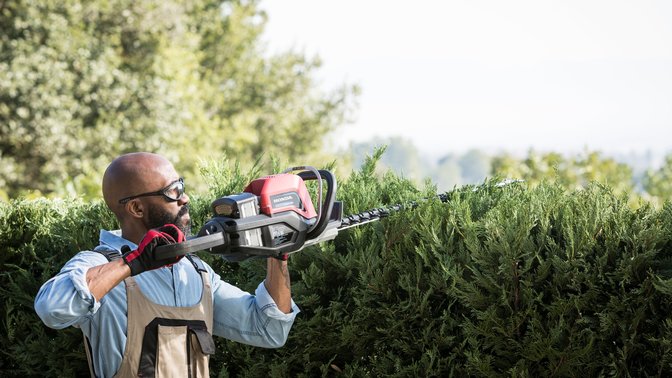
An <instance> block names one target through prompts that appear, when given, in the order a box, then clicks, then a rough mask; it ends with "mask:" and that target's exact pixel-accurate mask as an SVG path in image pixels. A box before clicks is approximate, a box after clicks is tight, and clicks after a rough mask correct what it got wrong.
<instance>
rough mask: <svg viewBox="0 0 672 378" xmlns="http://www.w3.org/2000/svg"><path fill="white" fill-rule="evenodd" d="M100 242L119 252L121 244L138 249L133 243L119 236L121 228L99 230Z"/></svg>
mask: <svg viewBox="0 0 672 378" xmlns="http://www.w3.org/2000/svg"><path fill="white" fill-rule="evenodd" d="M100 244H104V245H106V246H109V247H111V248H114V249H116V250H117V251H119V252H121V249H122V247H123V246H128V248H130V249H131V250H135V249H138V246H137V245H136V244H135V243H133V242H131V241H128V240H126V239H124V238H122V237H121V230H114V231H107V230H100Z"/></svg>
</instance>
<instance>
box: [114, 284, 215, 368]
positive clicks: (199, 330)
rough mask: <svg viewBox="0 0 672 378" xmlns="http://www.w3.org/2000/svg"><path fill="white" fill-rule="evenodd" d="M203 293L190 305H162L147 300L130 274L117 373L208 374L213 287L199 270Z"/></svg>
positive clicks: (211, 341) (211, 346)
mask: <svg viewBox="0 0 672 378" xmlns="http://www.w3.org/2000/svg"><path fill="white" fill-rule="evenodd" d="M200 273H201V277H202V279H203V294H202V295H201V300H200V301H199V303H197V304H196V305H194V306H191V307H170V306H162V305H158V304H156V303H153V302H151V301H150V300H148V299H147V298H146V297H145V296H144V294H142V291H141V290H140V288H139V287H138V285H137V283H136V282H135V279H133V277H128V278H127V279H126V280H124V282H125V283H126V295H127V303H128V328H127V339H126V349H125V351H124V358H123V360H122V361H121V366H120V367H119V370H118V371H117V374H116V375H115V376H116V377H138V376H139V377H157V378H159V377H209V370H208V360H209V355H210V354H212V353H214V348H215V345H214V341H213V339H212V316H213V307H212V288H211V285H210V277H209V275H208V273H207V272H204V271H201V272H200Z"/></svg>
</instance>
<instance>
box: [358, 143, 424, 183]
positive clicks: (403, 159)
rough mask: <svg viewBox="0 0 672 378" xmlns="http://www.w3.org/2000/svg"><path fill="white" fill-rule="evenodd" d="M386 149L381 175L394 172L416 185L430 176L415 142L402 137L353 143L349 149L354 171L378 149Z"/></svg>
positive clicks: (378, 169) (380, 162)
mask: <svg viewBox="0 0 672 378" xmlns="http://www.w3.org/2000/svg"><path fill="white" fill-rule="evenodd" d="M382 146H384V147H385V152H384V154H383V155H382V157H381V158H380V161H379V162H378V165H377V166H376V171H377V172H378V173H380V174H382V173H384V172H386V171H392V172H394V173H395V174H397V175H400V176H403V177H405V178H408V179H411V180H414V181H415V182H416V183H418V182H420V181H421V180H423V179H424V178H425V177H426V175H428V173H429V172H428V171H429V170H428V169H427V163H426V162H424V161H423V159H422V157H421V156H420V153H419V151H418V149H417V147H416V146H415V145H414V144H413V142H411V141H409V140H407V139H404V138H402V137H398V136H395V137H390V138H380V137H375V138H372V139H370V140H369V141H366V142H361V143H351V144H350V148H349V154H350V159H351V161H352V166H353V168H354V169H358V168H359V167H361V166H362V164H363V163H364V161H365V160H366V157H367V156H368V155H370V154H371V153H372V152H373V151H374V150H375V148H376V147H382Z"/></svg>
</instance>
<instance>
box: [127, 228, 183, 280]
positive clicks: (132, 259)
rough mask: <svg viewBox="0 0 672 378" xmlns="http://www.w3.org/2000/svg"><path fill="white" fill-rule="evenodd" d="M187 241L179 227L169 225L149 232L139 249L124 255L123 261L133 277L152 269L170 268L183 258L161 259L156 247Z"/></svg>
mask: <svg viewBox="0 0 672 378" xmlns="http://www.w3.org/2000/svg"><path fill="white" fill-rule="evenodd" d="M184 240H185V237H184V234H183V233H182V231H180V229H179V228H177V226H175V225H173V224H167V225H165V226H162V227H159V228H157V229H152V230H149V231H147V233H146V234H145V236H144V237H143V238H142V240H141V241H140V245H138V249H136V250H134V251H129V252H126V253H124V255H123V256H122V259H123V260H124V262H125V263H126V265H128V267H129V268H131V276H135V275H137V274H140V273H142V272H145V271H147V270H152V269H158V268H162V267H164V266H169V265H172V264H175V263H176V262H178V261H180V259H181V258H182V257H183V256H178V257H169V258H161V256H156V253H155V252H154V250H155V249H156V247H158V246H161V245H166V244H173V243H181V242H183V241H184Z"/></svg>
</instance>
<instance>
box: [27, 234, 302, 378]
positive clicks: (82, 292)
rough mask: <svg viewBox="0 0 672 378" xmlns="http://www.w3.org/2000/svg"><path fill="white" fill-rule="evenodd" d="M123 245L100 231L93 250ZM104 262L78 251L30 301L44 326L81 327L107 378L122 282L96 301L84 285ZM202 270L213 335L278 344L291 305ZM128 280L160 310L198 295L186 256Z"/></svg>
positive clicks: (119, 343) (114, 361)
mask: <svg viewBox="0 0 672 378" xmlns="http://www.w3.org/2000/svg"><path fill="white" fill-rule="evenodd" d="M124 245H128V246H129V247H130V248H131V249H136V248H137V246H136V245H135V244H134V243H131V242H130V241H128V240H125V239H123V238H122V237H121V236H119V232H118V231H112V232H109V231H105V230H101V232H100V246H98V247H97V248H96V249H97V250H101V249H107V250H110V249H114V250H117V251H121V247H122V246H124ZM107 262H108V261H107V259H106V258H105V256H103V255H102V254H100V253H98V252H93V251H83V252H80V253H78V254H77V255H75V256H74V257H73V258H72V259H71V260H70V261H68V262H67V263H66V264H65V266H63V268H62V269H61V271H60V272H59V273H58V275H56V276H55V277H53V278H51V279H50V280H49V281H47V282H45V283H44V285H42V287H41V288H40V291H39V292H38V293H37V297H36V298H35V311H36V312H37V314H38V315H39V316H40V318H41V319H42V321H43V322H44V324H46V325H47V326H49V327H51V328H56V329H62V328H65V327H68V326H74V327H78V328H81V330H82V332H83V333H84V335H86V336H87V337H88V339H89V341H90V343H91V349H92V359H93V364H94V367H95V370H96V375H97V376H99V377H112V376H113V375H114V374H115V373H116V372H117V370H118V369H119V366H120V365H121V360H122V358H123V355H124V349H125V345H126V325H127V322H126V321H127V318H126V310H127V303H126V285H125V283H124V282H121V283H120V284H119V285H117V286H116V287H115V288H113V289H112V290H111V291H110V292H109V293H107V294H106V295H105V296H104V297H103V298H102V299H101V300H100V301H98V300H96V299H95V298H94V296H93V295H92V294H91V291H90V290H89V287H88V285H87V284H86V272H87V271H88V270H89V268H91V267H94V266H97V265H101V264H105V263H107ZM204 264H205V263H204ZM205 267H206V269H207V271H208V273H209V274H210V281H211V282H212V296H213V306H214V322H213V323H214V324H213V325H214V327H213V330H212V331H213V334H215V335H217V336H221V337H225V338H227V339H230V340H234V341H239V342H241V343H245V344H250V345H255V346H260V347H266V348H277V347H280V346H282V345H284V343H285V342H286V341H287V336H288V334H289V330H290V328H291V327H292V324H293V323H294V318H295V317H296V315H297V314H298V313H299V308H298V307H297V306H296V304H295V303H294V301H292V312H291V313H289V314H285V313H283V312H282V311H280V310H279V309H278V308H277V306H276V304H275V302H274V301H273V298H271V296H270V294H269V293H268V291H267V290H266V287H265V286H264V283H263V282H262V283H260V284H259V286H257V289H256V291H255V295H251V294H250V293H247V292H245V291H242V290H240V289H239V288H237V287H235V286H233V285H230V284H228V283H226V282H224V281H222V280H221V279H220V277H219V275H218V274H216V273H215V272H214V271H213V270H212V268H211V267H210V266H209V265H207V264H205ZM134 278H135V281H136V282H137V283H138V287H139V288H140V289H141V290H142V293H143V294H144V295H145V296H146V297H147V298H148V299H149V300H151V301H152V302H154V303H157V304H160V305H165V306H177V307H185V306H193V305H195V304H196V303H198V301H199V300H200V298H201V293H202V291H203V285H202V279H201V276H200V274H199V273H198V271H197V270H196V269H195V267H194V265H193V264H192V263H191V262H190V261H189V260H188V259H186V258H183V259H181V260H180V261H179V262H178V263H177V264H174V265H173V266H172V267H170V268H160V269H156V270H151V271H147V272H144V273H142V274H139V275H137V276H135V277H134Z"/></svg>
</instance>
